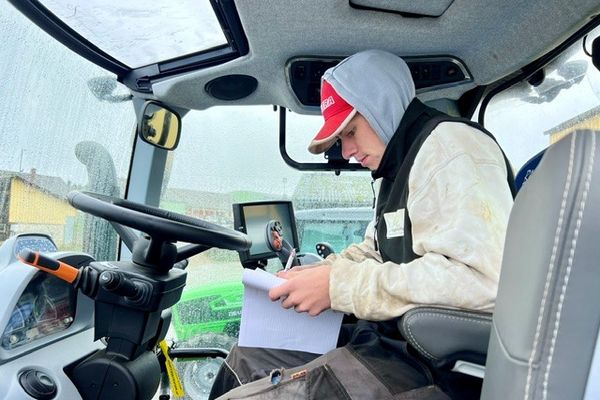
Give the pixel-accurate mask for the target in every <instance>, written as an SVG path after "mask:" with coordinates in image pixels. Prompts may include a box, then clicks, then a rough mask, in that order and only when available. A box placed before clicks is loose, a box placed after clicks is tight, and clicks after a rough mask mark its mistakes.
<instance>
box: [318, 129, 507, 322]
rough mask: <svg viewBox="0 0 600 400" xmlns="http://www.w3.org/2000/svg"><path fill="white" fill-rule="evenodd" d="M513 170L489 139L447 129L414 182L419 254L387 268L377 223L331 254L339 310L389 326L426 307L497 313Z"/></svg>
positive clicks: (429, 145)
mask: <svg viewBox="0 0 600 400" xmlns="http://www.w3.org/2000/svg"><path fill="white" fill-rule="evenodd" d="M512 203H513V201H512V196H511V193H510V189H509V187H508V185H507V183H506V163H505V162H504V158H503V156H502V152H501V151H500V149H499V148H498V145H497V144H496V143H495V142H494V141H493V140H492V139H491V138H489V137H488V136H487V135H485V134H484V133H482V132H480V131H478V130H477V129H475V128H473V127H471V126H469V125H467V124H463V123H460V122H442V123H440V124H439V125H438V126H437V127H436V128H435V129H434V130H433V131H432V133H431V134H430V136H429V137H428V138H427V139H426V140H425V142H424V143H423V145H422V147H421V149H420V151H419V153H418V154H417V157H416V158H415V161H414V164H413V167H412V169H411V172H410V175H409V197H408V202H407V212H408V214H409V216H410V219H411V222H412V240H413V252H414V253H415V254H416V255H418V256H419V258H417V259H415V260H413V261H411V262H409V263H406V264H395V263H393V262H385V263H382V259H381V256H380V254H379V253H378V252H377V251H376V250H375V247H374V242H373V240H374V233H375V232H374V228H373V223H371V224H370V225H369V227H368V228H367V232H366V235H365V240H364V241H363V242H362V243H360V244H356V245H351V246H350V247H348V248H347V249H345V250H344V251H342V252H341V253H340V254H339V255H331V256H330V257H328V258H327V260H326V262H327V263H329V264H331V267H332V268H331V276H330V286H329V295H330V298H331V308H333V309H335V310H339V311H343V312H348V313H353V314H355V315H356V316H357V317H358V318H361V319H367V320H373V321H378V320H388V319H391V318H394V317H398V316H400V315H402V314H403V313H405V312H406V311H408V310H409V309H411V308H414V307H416V306H418V305H439V306H450V307H457V308H467V309H474V310H487V311H489V310H491V309H493V307H494V301H495V298H496V291H497V289H498V278H499V273H500V265H501V259H502V249H503V245H504V236H505V233H506V224H507V222H508V216H509V213H510V209H511V206H512Z"/></svg>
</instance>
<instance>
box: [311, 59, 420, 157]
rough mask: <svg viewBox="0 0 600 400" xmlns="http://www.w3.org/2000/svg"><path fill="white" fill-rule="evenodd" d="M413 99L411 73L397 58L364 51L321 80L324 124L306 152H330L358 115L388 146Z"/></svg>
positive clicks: (337, 66) (413, 86) (328, 71)
mask: <svg viewBox="0 0 600 400" xmlns="http://www.w3.org/2000/svg"><path fill="white" fill-rule="evenodd" d="M414 97H415V85H414V83H413V80H412V77H411V74H410V70H409V69H408V66H407V65H406V63H405V62H404V61H403V60H402V59H401V58H400V57H398V56H396V55H394V54H392V53H388V52H385V51H381V50H367V51H362V52H360V53H356V54H354V55H352V56H350V57H348V58H346V59H344V60H342V61H341V62H340V63H339V64H337V65H336V66H335V67H332V68H329V69H328V70H327V71H325V73H324V74H323V77H322V78H321V113H322V114H323V118H324V119H325V124H324V125H323V127H322V128H321V129H320V130H319V132H318V133H317V135H316V136H315V138H314V139H313V140H312V142H311V143H310V145H309V146H308V151H310V152H311V153H313V154H319V153H322V152H324V151H326V150H327V149H329V148H330V147H331V146H332V145H333V143H335V141H336V140H337V137H338V135H339V134H340V133H341V132H342V130H343V129H344V128H345V127H346V125H348V122H350V120H351V119H352V117H354V115H356V113H357V112H358V113H360V114H361V115H362V116H363V117H365V118H366V119H367V121H368V122H369V125H371V128H373V130H374V131H375V132H376V133H377V134H378V135H379V137H380V138H381V139H382V140H383V142H384V143H385V144H386V145H387V144H388V143H389V141H390V139H391V138H392V136H393V135H394V132H396V129H397V128H398V126H399V125H400V120H401V119H402V116H403V115H404V112H405V111H406V108H407V107H408V105H409V103H410V102H411V101H412V99H413V98H414Z"/></svg>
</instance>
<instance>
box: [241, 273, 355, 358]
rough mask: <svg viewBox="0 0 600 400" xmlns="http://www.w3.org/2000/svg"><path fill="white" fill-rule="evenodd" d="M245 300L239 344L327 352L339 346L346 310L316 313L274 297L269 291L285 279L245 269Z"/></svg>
mask: <svg viewBox="0 0 600 400" xmlns="http://www.w3.org/2000/svg"><path fill="white" fill-rule="evenodd" d="M242 281H243V283H244V304H243V307H242V321H241V324H240V336H239V345H240V346H246V347H266V348H272V349H286V350H299V351H306V352H309V353H315V354H324V353H327V352H328V351H329V350H332V349H334V348H335V345H336V343H337V338H338V334H339V331H340V326H341V324H342V317H343V315H344V314H343V313H341V312H336V311H332V310H327V311H324V312H322V313H321V314H319V315H318V316H316V317H311V316H310V315H309V314H308V313H298V312H296V311H294V310H293V309H285V308H283V307H282V306H281V300H279V301H271V299H270V298H269V294H268V291H269V289H270V288H272V287H273V286H277V285H280V284H282V283H283V282H285V279H281V278H278V277H277V276H275V275H272V274H270V273H268V272H265V271H263V270H261V269H256V270H250V269H245V270H244V275H243V278H242Z"/></svg>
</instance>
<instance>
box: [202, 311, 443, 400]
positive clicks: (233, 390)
mask: <svg viewBox="0 0 600 400" xmlns="http://www.w3.org/2000/svg"><path fill="white" fill-rule="evenodd" d="M219 396H220V397H219ZM217 397H218V398H219V400H225V399H234V398H235V399H244V398H252V399H288V398H290V399H291V398H307V399H390V400H391V399H429V400H448V399H449V397H447V396H446V395H445V394H444V393H443V392H442V391H441V390H440V389H439V388H438V387H437V386H435V385H434V384H433V378H432V376H431V373H430V372H429V370H428V368H427V367H426V366H425V365H423V364H422V363H421V362H420V361H419V360H417V359H415V358H414V357H413V356H412V355H410V354H409V353H408V351H407V348H406V343H405V342H404V341H402V340H398V339H390V338H386V337H383V336H381V334H380V332H378V329H377V325H376V324H372V323H366V322H365V323H361V324H358V325H357V326H356V327H354V329H353V330H352V334H351V335H350V337H349V340H348V342H347V344H346V345H345V346H343V347H340V348H337V349H335V350H332V351H330V352H329V353H327V354H324V355H321V356H320V355H317V354H311V353H302V352H297V351H287V350H277V349H262V348H260V349H259V348H247V347H238V346H235V347H234V348H233V349H232V351H231V352H230V354H229V356H228V357H227V360H226V363H224V364H223V366H222V367H221V370H220V371H219V374H218V375H217V377H216V379H215V384H214V386H213V389H212V391H211V394H210V396H209V399H215V398H217Z"/></svg>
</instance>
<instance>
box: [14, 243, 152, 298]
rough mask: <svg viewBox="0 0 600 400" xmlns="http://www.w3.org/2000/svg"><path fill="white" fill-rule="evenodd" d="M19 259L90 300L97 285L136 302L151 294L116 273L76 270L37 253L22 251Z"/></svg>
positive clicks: (94, 293)
mask: <svg viewBox="0 0 600 400" xmlns="http://www.w3.org/2000/svg"><path fill="white" fill-rule="evenodd" d="M19 259H20V260H21V262H23V263H25V264H28V265H31V266H33V267H36V268H37V269H39V270H41V271H44V272H47V273H49V274H50V275H54V276H56V277H57V278H59V279H62V280H64V281H66V282H68V283H70V284H72V285H73V286H74V287H75V288H76V289H80V290H81V292H82V293H83V294H85V295H86V296H89V297H92V298H93V297H94V296H95V295H96V293H97V291H98V286H99V285H100V286H102V287H103V288H104V289H106V290H107V291H109V292H113V293H115V294H117V295H119V296H124V297H127V298H128V299H129V300H131V301H137V302H140V301H144V300H147V298H148V297H149V295H150V292H151V288H149V287H148V286H147V285H144V284H143V283H141V282H137V281H132V280H131V279H129V278H128V277H126V276H125V275H124V274H122V273H120V272H118V271H104V272H102V273H100V274H99V273H98V271H96V270H95V269H93V268H90V267H89V266H85V267H83V268H81V269H77V268H75V267H73V266H71V265H69V264H65V263H63V262H61V261H58V260H55V259H53V258H50V257H48V256H45V255H43V254H41V253H40V252H39V251H32V250H29V249H23V250H21V252H19Z"/></svg>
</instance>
